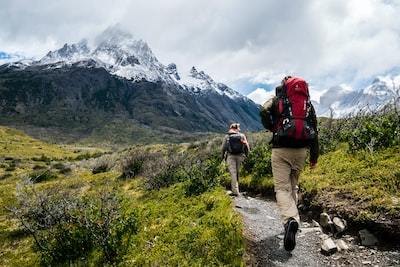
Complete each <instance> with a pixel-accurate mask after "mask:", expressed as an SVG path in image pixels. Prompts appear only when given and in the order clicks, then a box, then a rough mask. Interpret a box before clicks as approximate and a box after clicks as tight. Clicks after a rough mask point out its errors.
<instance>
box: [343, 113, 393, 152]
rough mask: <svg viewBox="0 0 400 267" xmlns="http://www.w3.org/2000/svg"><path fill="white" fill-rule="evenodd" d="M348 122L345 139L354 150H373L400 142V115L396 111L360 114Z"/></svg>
mask: <svg viewBox="0 0 400 267" xmlns="http://www.w3.org/2000/svg"><path fill="white" fill-rule="evenodd" d="M347 123H348V125H349V126H348V127H347V128H346V130H345V131H344V140H346V141H347V142H348V143H349V145H350V150H351V151H353V152H354V151H357V150H368V151H370V152H373V151H375V150H379V149H383V148H388V147H391V146H395V145H398V144H400V117H399V115H398V114H397V113H395V112H394V111H389V112H380V113H374V114H366V115H359V116H357V117H355V118H353V119H351V120H350V121H349V122H347Z"/></svg>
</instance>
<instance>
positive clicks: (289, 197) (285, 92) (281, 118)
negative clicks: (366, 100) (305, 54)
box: [261, 76, 319, 251]
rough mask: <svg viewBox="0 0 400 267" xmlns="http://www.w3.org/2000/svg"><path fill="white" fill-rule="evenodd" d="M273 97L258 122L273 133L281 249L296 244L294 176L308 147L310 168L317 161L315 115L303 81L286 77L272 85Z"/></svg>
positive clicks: (273, 166)
mask: <svg viewBox="0 0 400 267" xmlns="http://www.w3.org/2000/svg"><path fill="white" fill-rule="evenodd" d="M275 94H276V96H275V97H274V98H272V99H270V100H269V101H267V102H266V103H264V105H263V108H262V110H261V121H262V123H263V125H264V127H265V128H266V129H268V130H270V131H272V133H273V138H272V141H271V142H272V157H271V164H272V174H273V177H274V187H275V194H276V200H277V204H278V208H279V210H280V213H281V216H282V219H283V222H284V229H285V234H284V248H285V250H287V251H292V250H293V249H294V248H295V246H296V232H297V230H298V228H299V224H300V217H299V212H298V209H297V201H298V195H297V193H298V188H299V187H298V179H299V175H300V172H301V170H302V169H303V168H304V164H305V161H306V157H307V149H310V167H311V168H314V167H315V166H316V164H317V159H318V154H319V149H318V132H317V118H316V114H315V110H314V107H313V105H312V104H311V100H310V94H309V91H308V84H307V82H306V81H305V80H304V79H302V78H298V77H291V76H287V77H285V78H284V79H283V80H282V83H281V85H280V86H278V87H277V88H276V92H275Z"/></svg>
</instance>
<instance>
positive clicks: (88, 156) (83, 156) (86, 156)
mask: <svg viewBox="0 0 400 267" xmlns="http://www.w3.org/2000/svg"><path fill="white" fill-rule="evenodd" d="M102 155H104V153H103V152H94V153H89V152H86V153H84V154H80V155H78V156H76V157H75V158H71V159H70V160H85V159H92V158H94V159H95V158H99V157H101V156H102Z"/></svg>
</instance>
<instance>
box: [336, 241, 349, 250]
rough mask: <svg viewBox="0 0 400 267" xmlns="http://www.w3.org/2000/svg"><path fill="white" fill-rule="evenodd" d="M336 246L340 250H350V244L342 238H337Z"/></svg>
mask: <svg viewBox="0 0 400 267" xmlns="http://www.w3.org/2000/svg"><path fill="white" fill-rule="evenodd" d="M336 246H337V247H338V248H339V249H340V250H348V249H349V246H348V245H347V243H346V242H345V241H344V240H342V239H339V240H336Z"/></svg>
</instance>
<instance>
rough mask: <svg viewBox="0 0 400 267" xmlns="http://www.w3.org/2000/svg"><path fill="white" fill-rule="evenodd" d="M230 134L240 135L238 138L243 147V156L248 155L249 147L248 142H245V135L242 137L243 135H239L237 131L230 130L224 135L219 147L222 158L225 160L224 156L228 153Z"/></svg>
mask: <svg viewBox="0 0 400 267" xmlns="http://www.w3.org/2000/svg"><path fill="white" fill-rule="evenodd" d="M231 134H240V136H241V138H242V143H243V145H244V151H243V154H245V155H248V154H249V152H250V146H249V142H247V138H246V135H244V134H243V133H240V132H239V131H237V130H235V129H230V130H229V131H228V133H227V135H225V138H224V140H223V142H222V146H221V150H222V158H225V156H226V154H227V153H229V136H230V135H231Z"/></svg>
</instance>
